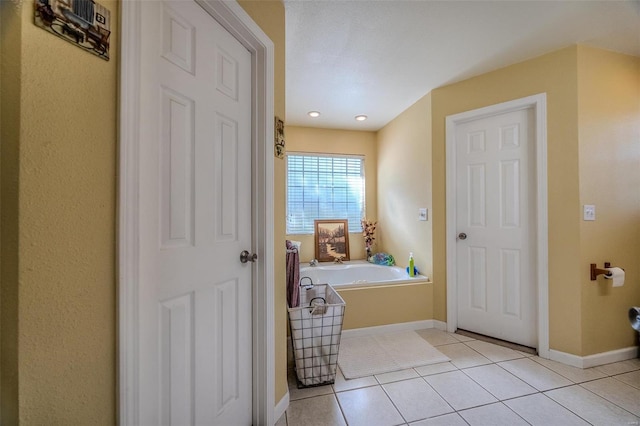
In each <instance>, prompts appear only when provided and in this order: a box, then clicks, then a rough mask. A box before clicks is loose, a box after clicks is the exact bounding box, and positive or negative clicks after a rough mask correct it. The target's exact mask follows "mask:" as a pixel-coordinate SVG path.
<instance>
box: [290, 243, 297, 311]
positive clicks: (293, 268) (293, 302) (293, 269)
mask: <svg viewBox="0 0 640 426" xmlns="http://www.w3.org/2000/svg"><path fill="white" fill-rule="evenodd" d="M298 247H299V246H298ZM298 247H297V246H296V244H294V243H292V242H291V241H289V240H287V304H288V305H289V307H290V308H296V307H298V305H299V304H300V285H299V281H300V255H299V253H298Z"/></svg>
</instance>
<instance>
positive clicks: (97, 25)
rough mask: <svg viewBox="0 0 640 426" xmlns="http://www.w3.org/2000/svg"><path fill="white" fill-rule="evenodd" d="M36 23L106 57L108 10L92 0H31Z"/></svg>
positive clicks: (107, 48)
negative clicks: (33, 1)
mask: <svg viewBox="0 0 640 426" xmlns="http://www.w3.org/2000/svg"><path fill="white" fill-rule="evenodd" d="M34 5H35V24H36V26H38V27H40V28H42V29H44V30H46V31H48V32H50V33H51V34H54V35H56V36H58V37H60V38H61V39H63V40H66V41H68V42H70V43H72V44H74V45H76V46H78V47H80V48H82V49H84V50H86V51H88V52H91V53H93V54H94V55H97V56H99V57H101V58H102V59H104V60H105V61H108V60H109V37H110V36H111V12H109V9H107V8H106V7H104V6H102V5H101V4H100V3H96V2H95V1H93V0H35V3H34Z"/></svg>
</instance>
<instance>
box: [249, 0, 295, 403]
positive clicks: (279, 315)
mask: <svg viewBox="0 0 640 426" xmlns="http://www.w3.org/2000/svg"><path fill="white" fill-rule="evenodd" d="M238 3H239V4H240V6H242V8H243V9H244V10H245V11H246V12H247V13H248V14H249V16H251V18H252V19H253V20H254V21H255V22H256V23H257V24H258V25H259V26H260V28H262V31H264V32H265V34H267V36H269V38H270V39H271V41H273V45H274V49H275V50H274V54H275V58H274V75H275V81H274V113H275V115H276V117H280V118H281V119H283V120H284V117H285V15H284V5H283V3H282V1H281V0H276V1H269V0H260V1H245V0H241V1H239V2H238ZM284 173H285V165H284V160H280V159H277V158H275V159H274V171H273V174H274V176H273V181H274V188H273V191H274V194H273V195H274V197H273V203H274V204H273V205H274V208H273V210H274V211H273V213H274V224H273V235H274V283H275V294H274V297H275V321H274V322H275V341H276V342H275V351H276V353H275V363H276V365H275V388H276V389H275V402H276V404H277V403H278V402H279V401H280V400H281V399H282V397H283V396H285V394H286V393H287V392H288V387H287V332H286V330H287V295H286V287H285V283H286V277H285V266H286V259H285V254H286V253H285V247H286V246H285V238H284V234H285V205H284V200H285V192H284V191H285V189H284V183H283V182H284V181H285V179H284Z"/></svg>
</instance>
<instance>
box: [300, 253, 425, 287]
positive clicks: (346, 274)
mask: <svg viewBox="0 0 640 426" xmlns="http://www.w3.org/2000/svg"><path fill="white" fill-rule="evenodd" d="M303 277H309V278H311V280H312V281H313V283H314V284H325V283H326V284H331V285H332V286H333V287H336V288H339V287H361V286H373V285H390V284H406V283H415V282H417V281H428V280H429V279H428V278H427V277H425V276H424V275H416V276H415V277H410V276H409V275H408V274H407V271H406V269H405V268H401V267H399V266H382V265H374V264H373V263H369V262H365V261H364V260H360V261H358V260H355V261H351V262H345V263H343V264H320V265H318V266H308V265H307V266H305V264H301V265H300V280H301V284H302V285H304V284H306V283H308V281H309V280H306V279H305V280H303V279H302V278H303Z"/></svg>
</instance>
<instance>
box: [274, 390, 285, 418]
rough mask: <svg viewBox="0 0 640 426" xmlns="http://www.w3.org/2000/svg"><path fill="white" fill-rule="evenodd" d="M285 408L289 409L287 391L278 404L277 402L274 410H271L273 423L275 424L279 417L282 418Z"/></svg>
mask: <svg viewBox="0 0 640 426" xmlns="http://www.w3.org/2000/svg"><path fill="white" fill-rule="evenodd" d="M287 408H289V391H287V393H285V394H284V396H283V397H282V399H281V400H280V402H278V403H277V404H276V406H275V408H274V409H273V417H274V419H273V421H274V422H277V421H278V420H279V419H280V417H282V415H283V414H284V412H285V411H287Z"/></svg>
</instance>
